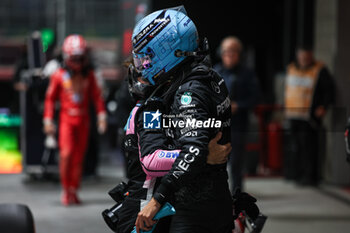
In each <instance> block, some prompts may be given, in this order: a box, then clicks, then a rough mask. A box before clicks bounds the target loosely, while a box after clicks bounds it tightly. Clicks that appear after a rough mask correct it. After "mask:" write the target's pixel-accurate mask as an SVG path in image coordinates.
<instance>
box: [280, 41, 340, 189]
mask: <svg viewBox="0 0 350 233" xmlns="http://www.w3.org/2000/svg"><path fill="white" fill-rule="evenodd" d="M295 56H296V60H295V62H292V63H291V64H289V65H288V67H287V77H286V82H285V98H284V101H285V117H286V119H287V120H288V121H289V123H290V133H291V138H290V141H289V143H291V144H290V147H289V148H291V149H292V151H291V153H287V155H288V156H286V160H287V161H286V162H285V164H288V165H287V167H286V169H285V176H286V178H287V179H292V180H295V181H296V182H297V183H298V184H301V185H317V184H318V182H319V179H320V172H319V168H320V161H319V160H320V158H321V156H320V154H321V152H322V148H323V147H322V146H321V145H320V144H319V142H320V133H319V132H320V130H321V129H322V120H323V118H324V116H325V115H326V111H327V108H328V107H329V106H330V104H332V103H333V100H334V83H333V79H332V77H331V75H330V73H329V71H328V69H327V67H326V66H325V65H324V64H323V63H322V62H320V61H317V60H315V58H314V55H313V51H312V48H311V46H308V45H301V46H298V47H297V49H296V54H295Z"/></svg>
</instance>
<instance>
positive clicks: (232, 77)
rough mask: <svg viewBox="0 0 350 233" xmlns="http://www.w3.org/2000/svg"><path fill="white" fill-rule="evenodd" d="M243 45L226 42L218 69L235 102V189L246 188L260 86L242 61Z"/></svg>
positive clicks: (228, 39) (236, 41)
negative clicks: (250, 137) (251, 125)
mask: <svg viewBox="0 0 350 233" xmlns="http://www.w3.org/2000/svg"><path fill="white" fill-rule="evenodd" d="M242 50H243V46H242V43H241V41H240V40H239V39H238V38H237V37H234V36H229V37H226V38H224V39H223V41H222V42H221V45H220V56H221V63H219V64H217V65H215V66H214V69H215V70H216V71H217V72H218V73H219V74H220V75H221V76H222V77H223V78H224V80H225V83H226V85H227V88H228V90H229V95H230V100H231V112H232V118H231V144H232V155H231V158H230V162H229V163H230V165H231V175H232V177H231V178H232V180H231V185H232V186H231V190H232V191H234V190H235V189H236V188H243V187H242V179H243V174H242V173H243V164H244V152H245V151H244V147H245V143H246V138H245V137H246V131H247V130H248V125H249V113H250V111H251V110H252V109H253V107H254V106H255V104H257V102H258V98H259V93H260V91H259V85H258V80H257V78H256V75H255V73H254V71H252V70H250V69H249V68H247V67H246V66H245V65H244V64H242V62H241V57H242Z"/></svg>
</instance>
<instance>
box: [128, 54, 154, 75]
mask: <svg viewBox="0 0 350 233" xmlns="http://www.w3.org/2000/svg"><path fill="white" fill-rule="evenodd" d="M132 54H133V59H134V65H135V69H136V70H137V71H138V72H140V73H141V72H142V71H143V70H146V69H149V68H151V67H152V64H151V63H152V59H151V57H150V56H149V55H145V54H144V53H135V52H133V53H132Z"/></svg>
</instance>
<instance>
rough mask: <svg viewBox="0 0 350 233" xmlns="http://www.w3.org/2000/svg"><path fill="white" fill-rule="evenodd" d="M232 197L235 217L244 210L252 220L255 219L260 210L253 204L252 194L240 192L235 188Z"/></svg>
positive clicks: (254, 200)
mask: <svg viewBox="0 0 350 233" xmlns="http://www.w3.org/2000/svg"><path fill="white" fill-rule="evenodd" d="M232 198H233V205H234V210H235V215H236V216H235V218H237V217H238V216H239V214H240V213H241V212H242V211H245V212H246V214H247V215H248V216H249V217H250V218H251V219H252V220H253V221H254V220H256V219H257V217H258V215H259V213H260V210H259V208H258V206H257V205H256V204H255V202H256V199H255V198H254V197H253V196H251V195H249V194H248V193H246V192H241V190H240V189H236V191H235V194H234V195H233V196H232Z"/></svg>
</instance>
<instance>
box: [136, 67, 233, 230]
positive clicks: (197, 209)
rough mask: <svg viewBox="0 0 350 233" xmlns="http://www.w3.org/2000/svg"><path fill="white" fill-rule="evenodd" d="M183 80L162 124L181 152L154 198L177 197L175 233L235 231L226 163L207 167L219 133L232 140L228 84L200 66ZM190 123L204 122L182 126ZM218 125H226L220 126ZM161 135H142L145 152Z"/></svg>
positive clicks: (159, 200) (224, 139) (160, 199)
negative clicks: (183, 122)
mask: <svg viewBox="0 0 350 233" xmlns="http://www.w3.org/2000/svg"><path fill="white" fill-rule="evenodd" d="M180 80H181V81H180V83H179V84H178V87H176V92H175V95H173V98H170V101H169V102H167V103H165V105H166V106H169V107H170V110H169V111H167V114H168V115H163V121H164V122H165V123H164V124H166V125H167V126H169V125H171V127H170V129H167V131H168V135H167V136H171V137H173V138H174V143H175V146H176V148H179V149H181V151H180V153H179V156H178V157H177V158H176V160H175V162H174V164H173V166H172V168H171V170H170V172H169V173H168V174H166V175H165V176H164V177H163V178H162V180H161V184H160V185H159V187H158V188H157V189H156V192H155V194H154V198H155V199H156V200H157V201H158V202H159V203H161V204H164V203H165V202H166V201H168V200H169V199H170V198H171V197H172V196H173V195H172V194H174V193H175V209H176V215H175V216H173V221H172V225H171V232H174V233H175V232H176V233H184V232H191V233H193V232H201V233H203V232H222V233H225V232H231V231H232V222H233V221H232V198H231V194H230V191H229V188H228V182H227V178H228V175H227V171H226V164H223V165H208V164H206V160H207V155H208V143H209V141H210V140H211V139H212V138H214V137H215V135H216V134H217V133H218V131H222V132H223V136H222V138H221V140H220V141H219V143H220V144H226V143H228V142H230V120H231V110H230V106H231V105H230V98H229V96H228V91H227V88H226V85H225V83H224V80H223V79H222V78H221V77H220V76H219V75H218V74H217V73H216V72H215V71H214V70H212V69H211V68H209V67H208V66H205V65H204V64H201V63H199V64H197V65H195V66H194V67H192V68H191V71H190V72H187V74H186V75H183V76H182V78H180ZM173 85H175V84H173ZM165 99H167V98H165ZM187 119H190V121H192V120H193V119H195V122H197V123H198V122H202V123H198V124H197V123H196V124H195V125H191V124H189V125H185V126H183V124H181V123H179V122H180V121H185V122H186V121H187ZM217 121H220V122H221V124H216V123H217ZM169 122H175V123H169ZM176 122H178V124H177V123H176ZM164 124H163V130H164V128H165V125H164ZM175 124H177V125H176V126H175ZM208 125H209V127H207V126H208ZM157 137H159V135H157V133H155V132H154V131H146V130H144V131H143V132H142V134H141V135H140V138H142V140H141V141H140V146H141V151H143V150H148V151H150V150H155V149H156V148H154V146H153V145H152V143H149V142H152V141H154V140H156V138H157ZM147 147H149V148H147ZM150 148H151V149H150Z"/></svg>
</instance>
